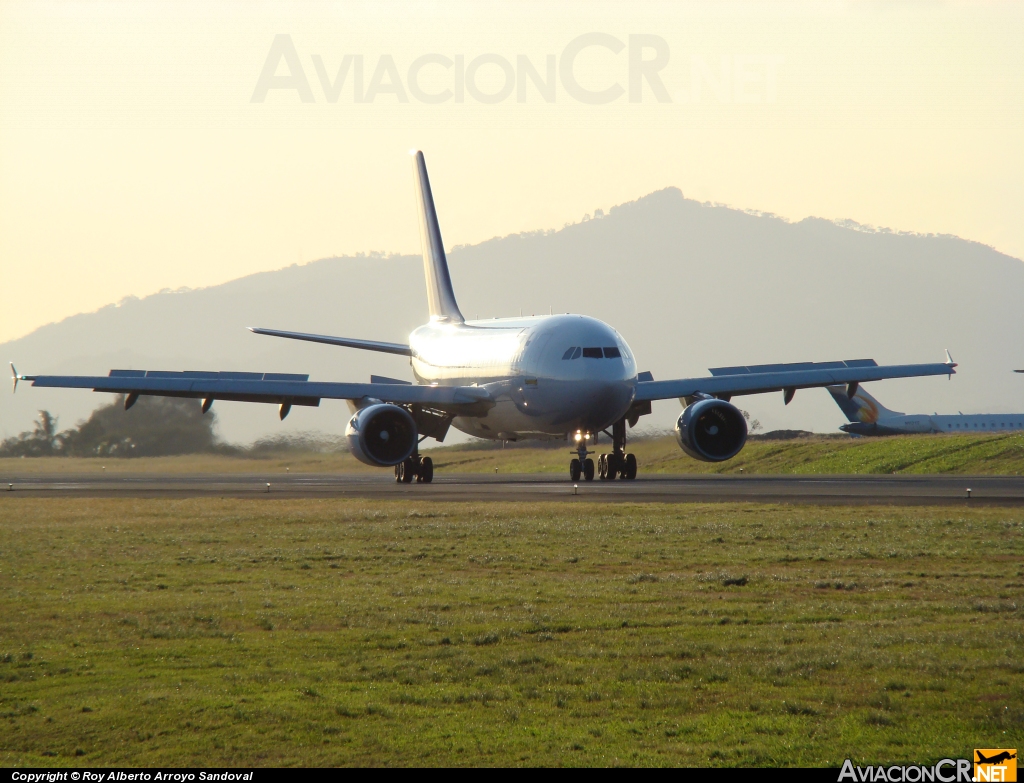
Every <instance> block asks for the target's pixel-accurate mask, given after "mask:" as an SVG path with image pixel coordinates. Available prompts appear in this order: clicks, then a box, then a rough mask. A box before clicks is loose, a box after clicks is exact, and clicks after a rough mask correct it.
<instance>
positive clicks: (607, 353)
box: [604, 348, 622, 359]
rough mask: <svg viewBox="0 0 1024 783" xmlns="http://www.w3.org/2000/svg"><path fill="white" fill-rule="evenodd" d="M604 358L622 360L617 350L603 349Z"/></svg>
mask: <svg viewBox="0 0 1024 783" xmlns="http://www.w3.org/2000/svg"><path fill="white" fill-rule="evenodd" d="M604 358H605V359H621V358H622V354H621V353H620V352H619V349H618V348H605V349H604Z"/></svg>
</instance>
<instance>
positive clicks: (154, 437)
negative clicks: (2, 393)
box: [0, 395, 223, 457]
mask: <svg viewBox="0 0 1024 783" xmlns="http://www.w3.org/2000/svg"><path fill="white" fill-rule="evenodd" d="M215 422H216V418H215V415H214V413H213V412H212V411H211V412H209V413H207V414H205V415H204V414H203V412H202V408H201V406H200V405H199V403H198V401H196V400H188V399H178V398H175V397H142V398H140V399H139V400H138V402H137V403H136V404H135V405H134V406H132V408H131V409H130V410H127V411H126V410H125V409H124V396H123V395H121V396H118V397H117V398H116V399H115V400H114V402H112V403H110V404H109V405H104V406H102V407H100V408H97V409H96V410H94V411H93V412H92V415H91V416H89V418H88V420H86V421H82V422H79V423H78V426H77V427H75V428H74V429H70V430H65V431H64V432H61V433H59V434H58V433H57V417H56V416H53V415H51V414H50V412H49V411H39V419H38V421H36V424H35V427H34V429H33V430H32V431H30V432H23V433H21V434H20V435H18V436H17V437H14V438H8V439H7V440H5V441H3V443H0V456H5V457H49V456H61V455H62V456H72V457H156V456H165V455H170V454H196V453H200V452H210V451H215V450H217V448H218V445H217V441H216V437H215V436H214V433H213V426H214V423H215ZM221 448H223V447H221Z"/></svg>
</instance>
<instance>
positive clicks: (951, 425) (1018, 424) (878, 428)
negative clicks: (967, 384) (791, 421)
mask: <svg viewBox="0 0 1024 783" xmlns="http://www.w3.org/2000/svg"><path fill="white" fill-rule="evenodd" d="M839 429H841V430H842V431H843V432H848V433H850V434H851V435H862V436H872V435H907V434H914V433H938V432H945V433H958V432H959V433H964V432H973V433H979V432H982V433H984V432H1020V431H1022V430H1024V413H973V414H966V415H959V416H952V415H941V416H940V415H934V416H922V415H902V414H897V415H895V416H889V417H883V418H879V419H878V421H876V422H850V423H849V424H843V425H842V426H841V427H840V428H839Z"/></svg>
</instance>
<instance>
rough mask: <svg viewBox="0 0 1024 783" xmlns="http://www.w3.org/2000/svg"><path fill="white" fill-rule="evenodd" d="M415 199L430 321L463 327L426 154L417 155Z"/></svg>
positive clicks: (415, 159) (419, 153) (414, 164)
mask: <svg viewBox="0 0 1024 783" xmlns="http://www.w3.org/2000/svg"><path fill="white" fill-rule="evenodd" d="M413 167H414V168H415V169H416V197H417V200H418V201H419V207H420V246H421V247H422V248H423V274H424V276H425V277H426V279H427V306H428V307H429V308H430V320H432V321H452V322H455V323H462V322H463V321H465V319H464V318H463V317H462V313H461V312H460V311H459V305H458V303H457V302H456V301H455V291H453V290H452V278H451V276H450V275H449V274H448V259H447V258H446V257H445V255H444V244H443V243H442V242H441V228H440V226H438V224H437V210H435V209H434V195H433V193H431V191H430V179H429V178H428V177H427V164H426V161H425V160H424V159H423V153H422V152H419V151H417V152H416V153H415V157H414V162H413Z"/></svg>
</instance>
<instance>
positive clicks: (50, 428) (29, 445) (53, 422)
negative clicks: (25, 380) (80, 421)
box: [0, 411, 63, 457]
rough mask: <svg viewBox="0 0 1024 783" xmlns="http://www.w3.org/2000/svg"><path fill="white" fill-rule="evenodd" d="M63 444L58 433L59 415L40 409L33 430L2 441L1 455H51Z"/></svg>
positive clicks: (0, 445) (0, 444)
mask: <svg viewBox="0 0 1024 783" xmlns="http://www.w3.org/2000/svg"><path fill="white" fill-rule="evenodd" d="M62 445H63V443H62V440H61V436H60V435H58V434H57V417H56V416H54V415H53V414H51V413H50V412H49V411H39V418H38V419H37V420H36V423H35V427H34V428H33V429H32V431H31V432H23V433H21V434H20V435H17V436H16V437H13V438H7V439H6V440H5V441H4V442H3V443H0V456H5V457H50V456H53V455H54V454H58V453H59V452H60V448H61V446H62Z"/></svg>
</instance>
